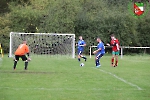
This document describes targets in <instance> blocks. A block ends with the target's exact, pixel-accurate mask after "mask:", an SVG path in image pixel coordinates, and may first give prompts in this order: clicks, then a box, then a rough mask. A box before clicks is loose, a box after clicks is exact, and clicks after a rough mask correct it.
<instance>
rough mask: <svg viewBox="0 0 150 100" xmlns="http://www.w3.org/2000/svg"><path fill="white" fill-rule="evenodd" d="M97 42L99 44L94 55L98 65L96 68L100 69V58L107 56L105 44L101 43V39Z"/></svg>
mask: <svg viewBox="0 0 150 100" xmlns="http://www.w3.org/2000/svg"><path fill="white" fill-rule="evenodd" d="M97 42H98V45H97V50H95V51H94V52H93V54H95V55H96V56H95V64H96V67H97V68H98V67H100V66H101V64H100V61H99V60H100V58H101V57H102V56H103V55H104V54H105V47H104V43H103V42H102V41H101V39H100V38H97Z"/></svg>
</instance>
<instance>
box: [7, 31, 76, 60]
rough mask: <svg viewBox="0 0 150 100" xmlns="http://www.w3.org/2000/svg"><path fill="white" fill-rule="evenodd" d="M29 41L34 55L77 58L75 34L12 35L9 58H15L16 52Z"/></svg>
mask: <svg viewBox="0 0 150 100" xmlns="http://www.w3.org/2000/svg"><path fill="white" fill-rule="evenodd" d="M23 40H26V41H27V45H28V46H29V48H30V53H31V54H32V55H48V56H51V55H65V56H69V57H72V58H74V57H75V34H57V33H17V32H11V33H10V48H9V57H13V56H14V52H15V50H16V49H17V48H18V46H19V45H20V44H21V43H22V41H23Z"/></svg>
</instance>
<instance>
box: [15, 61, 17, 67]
mask: <svg viewBox="0 0 150 100" xmlns="http://www.w3.org/2000/svg"><path fill="white" fill-rule="evenodd" d="M16 66H17V61H14V69H16Z"/></svg>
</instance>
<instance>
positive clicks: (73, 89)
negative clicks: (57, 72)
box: [0, 87, 134, 91]
mask: <svg viewBox="0 0 150 100" xmlns="http://www.w3.org/2000/svg"><path fill="white" fill-rule="evenodd" d="M0 89H13V90H44V91H62V90H69V91H82V90H90V91H109V90H111V89H102V88H91V89H81V88H43V87H39V88H30V87H29V88H27V87H24V88H18V87H0ZM115 90H118V91H121V90H122V89H115ZM133 90H134V89H133Z"/></svg>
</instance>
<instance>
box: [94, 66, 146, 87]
mask: <svg viewBox="0 0 150 100" xmlns="http://www.w3.org/2000/svg"><path fill="white" fill-rule="evenodd" d="M94 69H97V68H94ZM99 70H100V71H101V72H104V73H106V74H109V75H111V76H114V77H115V78H116V79H118V80H120V81H122V82H124V83H126V84H129V85H130V86H133V87H136V88H137V89H138V90H143V89H142V88H141V87H139V86H137V85H136V84H133V83H131V82H128V81H126V80H124V79H123V78H120V77H118V76H116V75H115V74H112V73H111V72H106V71H104V70H102V69H99Z"/></svg>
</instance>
